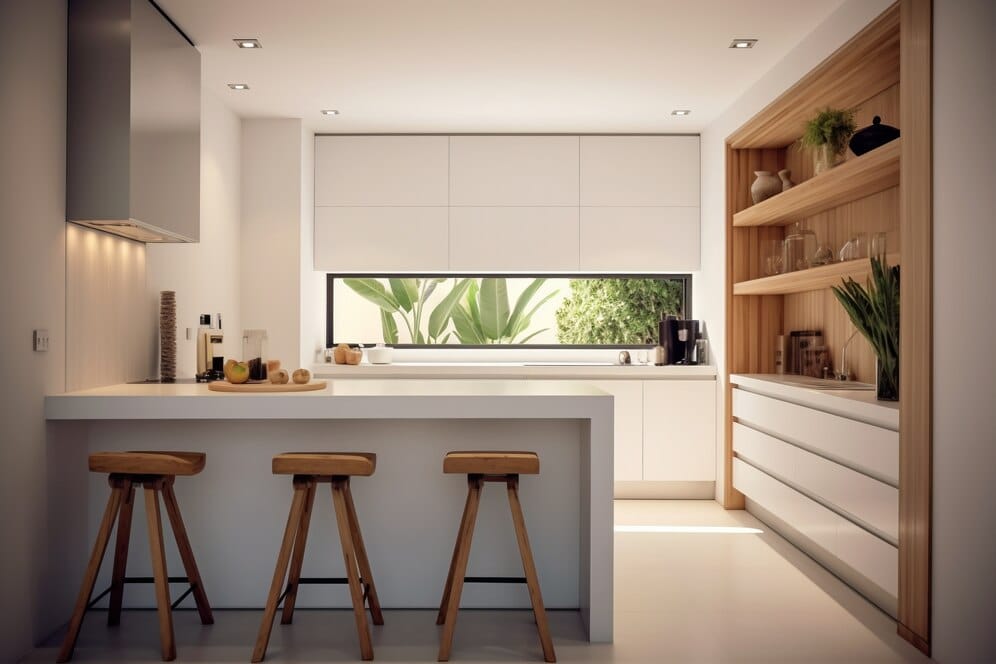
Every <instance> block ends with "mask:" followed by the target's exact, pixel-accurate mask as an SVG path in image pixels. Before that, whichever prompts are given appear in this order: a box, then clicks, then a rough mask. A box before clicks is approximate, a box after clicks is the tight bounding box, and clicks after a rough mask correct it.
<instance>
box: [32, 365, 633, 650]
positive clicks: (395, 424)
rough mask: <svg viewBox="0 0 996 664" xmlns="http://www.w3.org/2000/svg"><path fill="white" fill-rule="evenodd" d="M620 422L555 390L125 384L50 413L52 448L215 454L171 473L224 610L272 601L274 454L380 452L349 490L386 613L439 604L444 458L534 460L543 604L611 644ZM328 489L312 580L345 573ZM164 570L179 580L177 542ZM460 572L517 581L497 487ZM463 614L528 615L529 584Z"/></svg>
mask: <svg viewBox="0 0 996 664" xmlns="http://www.w3.org/2000/svg"><path fill="white" fill-rule="evenodd" d="M612 413H613V406H612V397H611V396H608V395H606V394H604V393H602V392H600V391H599V390H598V389H597V388H594V387H591V386H589V385H584V384H581V383H571V382H558V381H543V382H535V383H530V382H525V381H507V382H506V381H478V380H474V381H450V380H434V381H415V380H385V381H380V380H368V381H331V382H330V384H329V386H328V388H327V389H326V390H324V391H320V392H306V393H294V394H238V395H233V394H222V393H216V392H209V391H208V390H207V387H206V386H204V385H186V384H184V385H118V386H112V387H105V388H98V389H94V390H86V391H81V392H74V393H70V394H65V395H58V396H51V397H48V399H47V402H46V414H47V417H48V419H49V420H62V421H65V423H63V424H60V425H58V426H59V427H60V428H61V429H62V431H61V432H60V437H63V438H65V439H72V440H75V441H78V442H79V444H81V445H86V448H87V451H89V452H94V451H99V450H169V449H176V450H189V451H203V452H206V453H207V455H208V461H207V466H206V468H205V470H204V471H203V472H202V473H201V474H200V475H198V476H195V477H191V478H177V481H176V492H177V495H178V499H179V501H180V507H181V510H182V512H183V516H184V519H185V521H186V524H187V530H188V532H189V534H190V538H191V542H192V544H193V546H194V550H195V554H196V556H197V562H198V565H199V567H200V570H201V575H202V577H203V578H204V583H205V587H206V589H207V591H208V596H209V598H210V600H211V603H212V605H213V606H215V607H216V608H260V607H262V605H263V603H264V602H265V599H266V592H267V589H268V586H269V583H270V579H271V577H272V574H273V566H274V562H275V560H276V555H277V551H278V549H279V546H280V538H281V535H282V533H283V528H284V525H285V524H286V520H287V513H288V510H289V509H290V502H291V495H292V488H291V481H290V477H287V476H274V475H272V474H271V472H270V460H271V458H272V457H273V455H275V454H279V453H281V452H291V451H297V452H306V451H364V452H374V453H376V454H377V471H376V473H375V474H374V475H373V476H372V477H358V478H355V479H354V480H353V482H352V487H353V494H354V497H355V500H356V507H357V512H358V515H359V519H360V524H361V527H362V529H363V535H364V538H365V540H366V544H367V550H368V553H369V556H370V561H371V565H372V567H373V573H374V578H375V580H376V582H377V590H378V594H379V595H380V599H381V603H382V605H383V606H384V607H385V608H438V603H439V598H440V596H441V594H442V589H443V583H444V581H445V579H446V573H447V569H448V565H449V560H450V556H451V554H452V549H453V541H454V538H455V536H456V530H457V527H458V525H459V521H460V514H461V511H462V509H463V504H464V500H465V498H466V490H467V483H466V480H465V478H464V477H463V476H460V475H443V473H442V459H443V455H444V454H445V453H446V452H448V451H452V450H458V449H495V450H531V451H535V452H537V453H538V454H539V455H540V474H539V475H524V476H522V477H521V478H520V496H521V499H522V503H523V510H524V512H525V518H526V525H527V528H528V530H529V537H530V542H531V544H532V548H533V553H534V556H535V559H536V566H537V571H538V573H539V578H540V584H541V586H542V590H543V596H544V600H545V603H546V605H547V607H548V608H550V609H578V610H579V611H580V613H581V617H582V620H583V622H584V624H585V627H586V629H587V631H588V637H589V640H590V641H592V642H610V641H611V640H612V597H613V595H612V541H613V537H612V487H613V483H612V444H613V442H612V430H613V426H612ZM80 472H81V473H84V472H86V469H85V464H84V466H83V467H81V468H80ZM322 489H323V490H322V491H321V492H320V493H319V495H318V496H317V498H316V502H315V505H316V507H315V512H316V513H315V517H314V519H313V520H312V526H311V529H310V536H309V543H308V548H307V550H306V554H305V563H304V575H305V576H311V577H316V576H342V575H343V563H342V554H341V550H340V548H339V543H338V539H337V536H336V531H335V521H334V516H333V510H332V504H331V503H332V501H331V495H330V493H329V492H328V491H325V490H324V487H322ZM108 491H109V489H108V486H107V482H106V477H105V476H102V475H97V474H94V475H92V476H91V478H90V484H89V489H88V510H87V511H88V527H89V528H88V529H89V534H90V542H92V541H93V537H94V536H95V533H96V530H97V526H98V523H99V520H100V517H101V515H102V513H103V509H104V504H105V502H106V500H107V495H108ZM139 516H140V515H139ZM131 537H132V545H131V551H132V553H131V555H130V556H129V570H128V574H129V576H145V575H149V574H151V572H150V566H149V560H148V554H147V550H148V546H147V542H148V539H147V534H146V531H145V524H144V520H143V519H141V518H136V519H135V520H134V527H133V529H132V535H131ZM167 537H171V533H167ZM86 555H87V552H80V558H81V560H85V557H86ZM109 563H110V560H105V564H104V568H103V570H102V574H101V578H100V579H99V580H98V584H97V588H98V591H99V590H100V589H102V588H104V587H106V585H107V583H108V580H109V573H110V564H109ZM167 565H168V569H170V570H172V573H173V574H178V573H182V566H181V565H180V561H179V558H178V556H177V555H176V554H175V548H173V546H172V543H171V542H170V543H169V544H168V546H167ZM468 574H470V575H474V576H521V575H522V568H521V562H520V560H519V554H518V549H517V546H516V541H515V534H514V530H513V528H512V523H511V518H510V516H509V512H508V502H507V498H506V495H505V491H504V490H500V488H496V487H494V486H491V485H489V486H487V487H486V488H485V490H484V495H483V499H482V503H481V507H480V513H479V515H478V522H477V529H476V532H475V535H474V539H473V546H472V550H471V556H470V563H469V565H468ZM179 592H182V590H180V587H179V586H174V589H173V593H174V596H175V595H176V594H178V593H179ZM188 601H190V600H185V602H188ZM126 606H133V607H134V606H143V607H144V606H154V599H153V596H152V588H151V586H148V587H145V586H129V588H128V591H127V593H126ZM298 606H300V607H343V608H345V607H348V606H349V598H348V593H346V592H343V590H342V587H341V586H321V585H319V586H315V585H312V586H306V587H305V588H303V589H302V591H301V594H300V595H299V598H298ZM462 606H463V607H474V608H528V607H529V598H528V595H527V592H526V589H525V587H524V586H523V585H517V584H507V585H506V584H502V585H495V584H481V585H478V584H468V585H466V586H465V587H464V593H463V601H462Z"/></svg>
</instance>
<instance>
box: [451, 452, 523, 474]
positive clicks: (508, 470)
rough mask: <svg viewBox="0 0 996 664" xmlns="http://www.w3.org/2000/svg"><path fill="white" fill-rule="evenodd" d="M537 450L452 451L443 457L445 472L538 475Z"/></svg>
mask: <svg viewBox="0 0 996 664" xmlns="http://www.w3.org/2000/svg"><path fill="white" fill-rule="evenodd" d="M539 465H540V463H539V455H538V454H536V453H535V452H450V453H449V454H447V455H446V456H445V457H444V458H443V472H444V473H454V474H458V475H537V474H539Z"/></svg>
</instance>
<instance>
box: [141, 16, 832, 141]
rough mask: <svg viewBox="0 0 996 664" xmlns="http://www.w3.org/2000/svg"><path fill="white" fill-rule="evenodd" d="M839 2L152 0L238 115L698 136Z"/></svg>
mask: <svg viewBox="0 0 996 664" xmlns="http://www.w3.org/2000/svg"><path fill="white" fill-rule="evenodd" d="M842 2H843V0H656V1H654V0H643V1H640V0H601V1H596V0H159V4H160V6H162V7H163V9H164V10H165V11H166V13H168V14H169V15H170V16H171V17H172V18H173V20H174V21H176V23H177V24H178V25H179V26H180V27H181V28H182V29H183V30H184V31H185V32H186V33H187V34H188V35H189V36H190V37H191V39H193V41H194V42H195V43H196V44H197V47H198V48H199V49H200V51H201V53H202V61H203V76H204V86H205V88H206V89H207V90H213V91H215V92H216V93H217V94H218V95H220V96H221V97H222V98H223V99H224V100H225V101H226V103H227V104H228V105H229V106H230V107H231V108H232V109H233V110H235V111H236V112H237V113H238V114H239V115H242V116H244V117H299V118H303V119H304V121H305V125H306V127H308V128H311V129H314V130H316V131H319V132H444V133H451V132H452V133H455V132H565V133H585V132H681V133H684V132H690V133H694V132H699V131H701V130H702V129H703V128H704V127H705V126H706V125H708V124H709V122H710V121H711V120H712V119H713V118H715V117H716V116H717V115H718V114H719V113H721V112H722V111H723V110H724V109H726V108H727V107H728V106H729V105H730V103H732V102H733V101H734V100H735V99H736V98H737V97H739V96H740V94H741V93H742V92H744V91H745V90H746V89H747V88H748V87H749V86H750V85H751V83H753V82H754V81H756V80H757V79H758V78H759V77H760V76H761V75H762V74H764V73H765V72H766V71H767V70H768V69H770V68H771V67H772V66H773V65H774V64H775V63H776V62H778V61H779V60H780V59H781V58H783V57H784V56H785V54H786V53H787V52H788V51H789V50H790V49H791V48H792V47H793V46H795V45H796V44H797V43H798V42H799V41H801V40H802V38H803V37H805V36H806V35H807V34H808V33H809V32H811V31H812V30H813V29H814V28H815V27H816V26H817V25H818V24H819V23H820V22H821V21H822V20H823V19H825V18H826V17H827V16H828V15H829V14H830V13H831V12H832V11H833V10H834V9H836V8H837V7H838V6H839V5H840V4H841V3H842ZM236 37H257V38H259V39H260V41H261V42H262V44H263V48H262V49H260V50H258V51H254V50H248V49H239V48H236V46H235V44H234V43H233V42H232V39H234V38H236ZM734 37H755V38H757V39H759V42H758V44H757V46H756V47H755V48H753V49H751V50H735V49H730V48H728V46H729V43H730V41H731V39H733V38H734ZM230 82H240V83H241V82H245V83H248V84H249V85H250V87H251V89H250V90H249V91H245V92H238V91H232V90H229V89H228V88H227V87H226V84H227V83H230ZM323 108H335V109H339V110H340V111H341V112H342V114H341V115H339V116H338V117H332V118H326V117H322V116H321V115H320V114H319V110H320V109H323ZM676 108H688V109H691V110H692V115H691V116H689V117H686V118H676V117H672V116H671V111H672V110H673V109H676Z"/></svg>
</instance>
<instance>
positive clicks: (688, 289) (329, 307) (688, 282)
mask: <svg viewBox="0 0 996 664" xmlns="http://www.w3.org/2000/svg"><path fill="white" fill-rule="evenodd" d="M352 277H363V278H367V279H390V278H392V277H405V278H412V277H417V278H420V279H431V278H434V277H446V278H452V279H463V278H466V277H474V278H480V277H504V278H506V279H519V278H521V279H537V278H546V279H671V280H675V281H681V282H682V299H683V302H682V304H683V306H682V317H683V318H686V319H690V318H691V317H692V275H691V274H690V273H687V272H679V273H669V272H654V273H647V272H627V273H606V274H592V273H578V272H570V273H563V274H562V273H550V272H547V273H542V272H528V273H525V272H511V273H495V272H387V273H377V274H374V273H370V272H328V273H326V275H325V347H326V348H334V347H335V346H336V345H337V344H338V343H342V342H337V341H335V339H334V338H333V336H332V312H333V307H334V303H333V295H332V291H333V283H334V281H335V280H336V279H348V278H352ZM349 343H352V344H356V343H360V344H362V345H363V346H368V345H373V344H374V343H383V341H382V340H378V341H374V342H367V341H356V340H355V339H354V340H352V341H350V342H349ZM391 346H392V347H394V348H434V349H440V348H446V349H462V348H466V349H488V348H490V349H499V348H514V349H523V348H535V349H537V350H552V349H557V348H563V349H575V350H579V349H580V350H583V349H594V350H597V349H613V348H616V349H618V348H653V347H654V344H391Z"/></svg>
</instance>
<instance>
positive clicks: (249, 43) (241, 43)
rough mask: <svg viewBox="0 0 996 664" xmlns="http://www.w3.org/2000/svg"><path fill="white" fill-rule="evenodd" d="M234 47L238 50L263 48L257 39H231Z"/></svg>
mask: <svg viewBox="0 0 996 664" xmlns="http://www.w3.org/2000/svg"><path fill="white" fill-rule="evenodd" d="M232 41H233V42H235V45H236V46H238V47H239V48H263V45H262V44H260V43H259V40H258V39H255V38H253V39H233V40H232Z"/></svg>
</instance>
